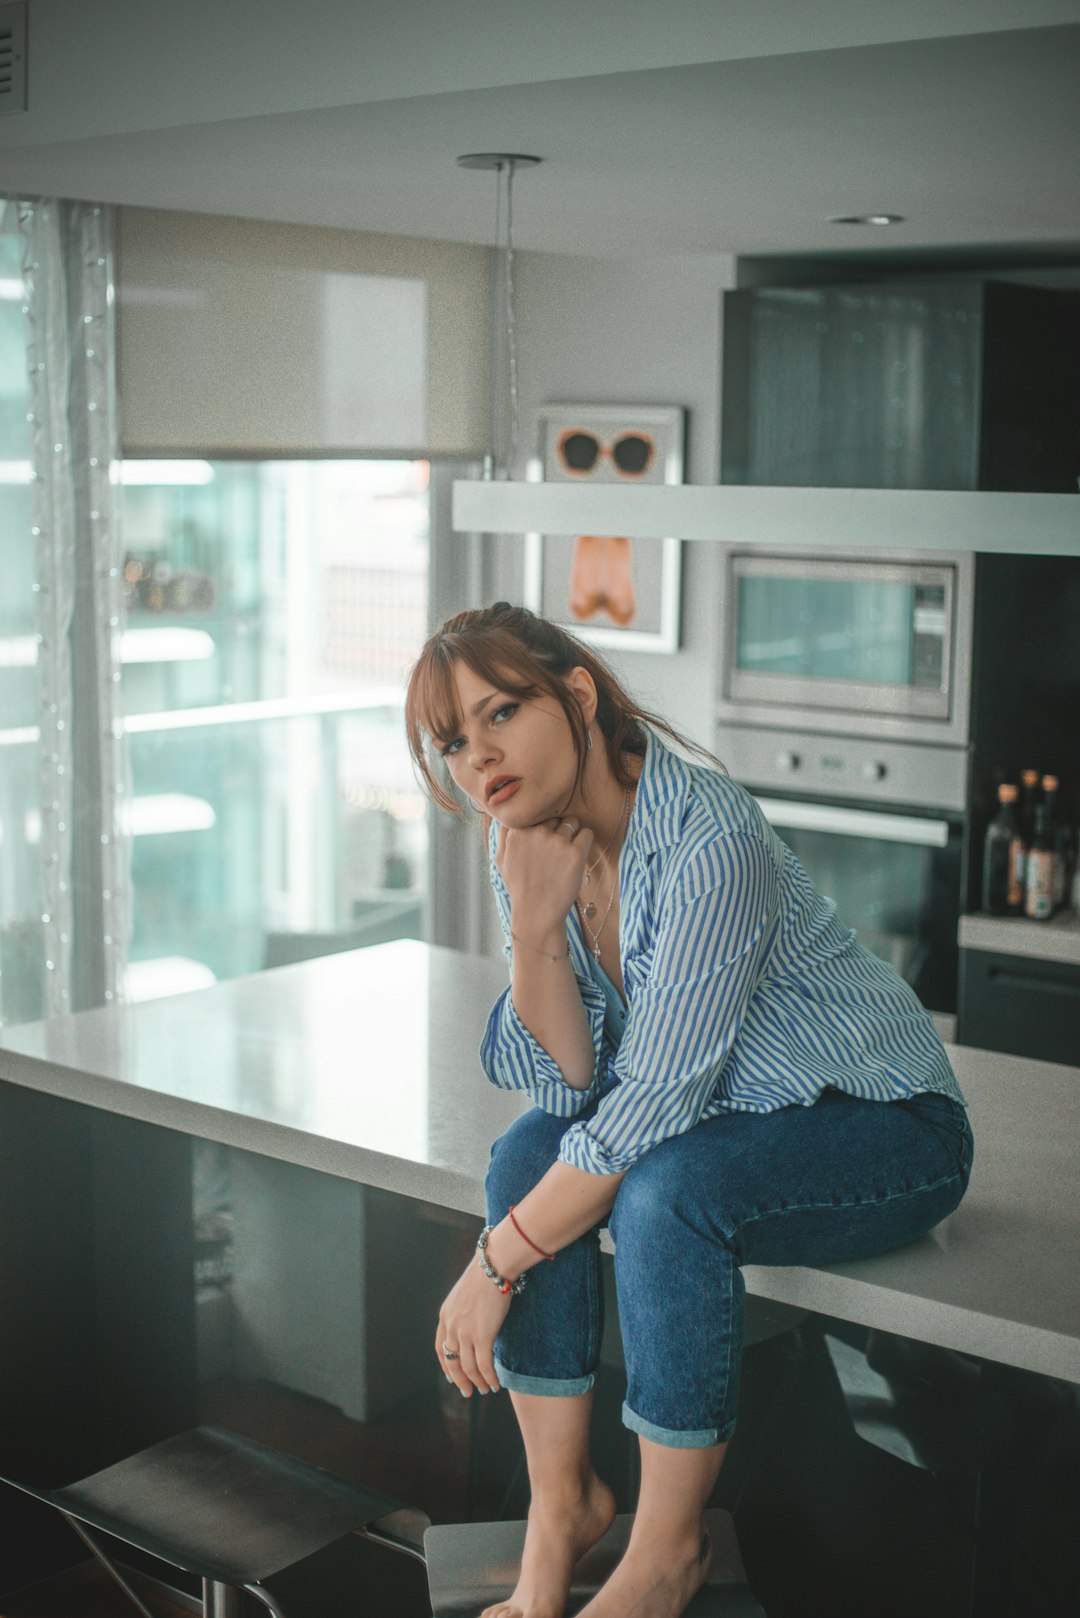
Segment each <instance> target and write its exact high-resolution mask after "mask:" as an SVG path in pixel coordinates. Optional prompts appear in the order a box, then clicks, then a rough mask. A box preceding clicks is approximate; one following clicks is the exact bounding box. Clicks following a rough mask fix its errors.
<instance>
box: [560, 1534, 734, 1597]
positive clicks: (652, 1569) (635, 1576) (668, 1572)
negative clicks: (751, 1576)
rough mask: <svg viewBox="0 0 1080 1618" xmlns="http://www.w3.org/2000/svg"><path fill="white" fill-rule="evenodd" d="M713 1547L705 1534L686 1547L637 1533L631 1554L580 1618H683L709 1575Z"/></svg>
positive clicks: (625, 1558)
mask: <svg viewBox="0 0 1080 1618" xmlns="http://www.w3.org/2000/svg"><path fill="white" fill-rule="evenodd" d="M711 1563H712V1545H711V1544H710V1542H709V1536H708V1534H706V1533H704V1532H701V1533H700V1534H699V1535H698V1536H697V1537H696V1538H694V1539H692V1540H689V1541H687V1542H686V1543H684V1544H682V1545H678V1544H673V1543H672V1542H671V1540H670V1539H660V1538H655V1537H654V1538H651V1539H649V1540H645V1539H644V1538H641V1539H638V1541H637V1543H635V1538H634V1536H633V1535H631V1538H630V1543H629V1545H628V1546H627V1548H626V1555H625V1556H624V1557H623V1559H622V1561H621V1562H620V1563H619V1565H618V1567H617V1568H616V1569H615V1571H614V1573H613V1574H612V1575H611V1577H610V1579H608V1581H607V1583H606V1584H605V1585H604V1588H603V1589H602V1590H600V1591H599V1592H598V1593H597V1594H596V1595H595V1596H594V1597H593V1599H592V1600H591V1601H590V1602H589V1603H588V1604H587V1605H586V1606H584V1607H582V1609H581V1612H580V1614H579V1618H679V1614H680V1613H682V1612H685V1610H686V1608H687V1607H688V1606H689V1604H690V1602H691V1601H692V1600H693V1598H694V1596H695V1595H696V1594H697V1592H698V1590H700V1588H701V1586H702V1585H703V1584H704V1583H705V1580H706V1579H707V1578H708V1576H709V1567H710V1565H711Z"/></svg>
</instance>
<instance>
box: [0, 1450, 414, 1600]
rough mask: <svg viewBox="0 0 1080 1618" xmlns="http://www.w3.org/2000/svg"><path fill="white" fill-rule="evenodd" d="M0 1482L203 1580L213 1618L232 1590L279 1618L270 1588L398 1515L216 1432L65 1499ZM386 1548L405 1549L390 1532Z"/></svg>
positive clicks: (120, 1466) (135, 1462) (73, 1490)
mask: <svg viewBox="0 0 1080 1618" xmlns="http://www.w3.org/2000/svg"><path fill="white" fill-rule="evenodd" d="M4 1481H11V1482H14V1484H15V1487H17V1488H20V1489H22V1490H23V1491H24V1492H25V1493H27V1494H31V1495H33V1496H34V1497H35V1498H36V1499H38V1500H42V1501H44V1502H45V1503H47V1504H48V1505H51V1506H54V1507H55V1508H56V1509H57V1510H58V1511H59V1512H61V1513H62V1514H63V1515H64V1516H65V1517H67V1518H68V1519H70V1520H71V1521H72V1525H73V1526H75V1527H78V1525H80V1524H82V1525H85V1527H86V1528H91V1529H97V1530H98V1531H99V1532H101V1533H105V1534H109V1535H111V1536H113V1537H114V1538H116V1539H119V1540H121V1541H122V1542H123V1543H124V1544H126V1545H131V1546H134V1547H135V1548H136V1549H138V1550H140V1551H144V1552H146V1553H147V1554H148V1555H150V1556H155V1557H157V1558H159V1559H160V1560H161V1561H164V1562H168V1563H169V1564H170V1565H171V1566H173V1567H176V1568H180V1569H182V1570H183V1571H184V1572H185V1573H190V1574H194V1575H196V1576H197V1577H199V1578H201V1579H202V1580H203V1586H204V1602H205V1603H206V1605H207V1608H208V1609H209V1608H211V1607H212V1606H213V1603H212V1602H211V1600H210V1595H211V1592H212V1591H213V1590H217V1591H219V1592H223V1591H224V1590H225V1589H226V1587H228V1588H231V1589H238V1588H242V1589H246V1590H249V1591H250V1592H251V1593H252V1594H253V1595H257V1596H258V1597H259V1598H260V1599H261V1600H262V1601H263V1604H264V1605H265V1606H268V1607H269V1608H270V1609H271V1611H275V1612H276V1611H278V1610H279V1609H278V1607H277V1606H276V1604H275V1602H274V1600H273V1597H272V1594H271V1593H270V1591H269V1590H264V1589H263V1588H262V1586H263V1585H264V1583H265V1582H266V1581H271V1582H272V1581H273V1578H274V1575H276V1574H280V1573H282V1572H284V1571H285V1570H286V1569H289V1568H291V1567H293V1565H294V1564H296V1563H298V1562H301V1561H303V1560H304V1559H305V1558H308V1557H312V1556H313V1555H314V1553H316V1552H318V1551H321V1550H324V1549H325V1548H327V1547H328V1546H330V1545H332V1544H333V1543H334V1542H335V1541H338V1540H341V1539H342V1538H343V1537H344V1536H346V1535H351V1534H353V1533H355V1532H357V1531H362V1530H364V1529H366V1528H367V1526H368V1525H369V1524H372V1523H374V1522H375V1521H376V1520H377V1519H380V1518H385V1519H388V1520H389V1522H390V1524H391V1525H393V1524H394V1522H395V1514H397V1513H400V1511H401V1510H402V1508H401V1507H400V1504H399V1502H398V1501H396V1500H392V1499H390V1498H389V1497H388V1496H386V1495H381V1494H374V1493H372V1492H371V1491H370V1490H368V1489H363V1488H361V1487H360V1486H359V1485H358V1484H355V1483H349V1482H347V1481H346V1480H345V1479H344V1478H339V1477H335V1475H334V1474H333V1473H332V1472H327V1471H324V1470H323V1469H322V1468H321V1467H317V1466H311V1465H309V1464H308V1462H306V1461H300V1460H297V1459H296V1458H295V1457H294V1456H291V1455H283V1454H281V1453H280V1452H279V1451H278V1450H273V1449H268V1448H267V1447H266V1446H265V1445H263V1444H257V1443H255V1442H254V1441H253V1440H251V1439H248V1438H241V1437H240V1436H239V1434H237V1433H230V1432H226V1431H224V1430H223V1429H222V1428H218V1427H196V1428H193V1429H192V1430H191V1431H189V1432H184V1433H178V1434H176V1435H175V1436H174V1437H172V1438H166V1439H164V1440H163V1441H162V1442H161V1443H159V1444H154V1445H152V1446H151V1447H150V1448H149V1449H145V1450H142V1451H140V1452H139V1453H138V1454H137V1455H131V1456H129V1457H128V1458H127V1459H126V1460H123V1461H118V1462H117V1463H116V1465H114V1466H107V1467H105V1468H104V1469H103V1470H102V1471H100V1472H95V1473H93V1474H92V1475H91V1476H89V1477H85V1478H81V1479H79V1481H78V1482H75V1483H69V1484H67V1485H65V1486H64V1487H62V1488H56V1489H47V1488H39V1487H31V1486H28V1485H27V1484H25V1483H20V1482H17V1481H16V1480H4ZM424 1522H425V1524H426V1519H424ZM79 1531H80V1532H82V1530H81V1529H80V1530H79ZM83 1537H84V1538H86V1539H87V1543H88V1544H89V1545H90V1547H91V1549H93V1550H94V1552H95V1554H96V1555H98V1556H100V1557H101V1560H102V1561H103V1562H104V1563H105V1565H106V1566H107V1567H108V1568H109V1570H110V1572H112V1573H113V1574H114V1576H117V1577H118V1575H117V1572H116V1570H115V1569H114V1568H113V1567H112V1565H111V1563H110V1562H109V1560H108V1559H107V1558H106V1557H105V1556H104V1555H103V1554H102V1553H101V1551H100V1550H99V1548H98V1547H97V1546H96V1545H95V1544H94V1542H93V1540H92V1539H90V1538H89V1537H88V1536H87V1535H85V1534H84V1535H83ZM383 1542H384V1543H386V1544H390V1545H393V1547H394V1548H395V1549H405V1548H406V1546H405V1545H404V1544H402V1543H401V1541H400V1538H399V1537H396V1536H395V1535H394V1533H393V1529H392V1528H391V1532H390V1533H388V1534H387V1535H386V1536H385V1538H384V1539H383ZM121 1583H123V1580H122V1579H121ZM124 1588H125V1589H127V1593H128V1594H129V1595H132V1592H131V1590H130V1589H129V1588H128V1587H127V1585H126V1584H125V1585H124ZM132 1598H133V1599H134V1597H132ZM215 1600H216V1603H217V1604H216V1607H214V1610H215V1611H217V1610H226V1609H227V1608H228V1605H229V1603H228V1601H227V1600H226V1597H225V1596H224V1594H219V1595H218V1596H217V1597H216V1598H215ZM144 1610H145V1609H144Z"/></svg>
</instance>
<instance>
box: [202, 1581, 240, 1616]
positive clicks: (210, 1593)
mask: <svg viewBox="0 0 1080 1618" xmlns="http://www.w3.org/2000/svg"><path fill="white" fill-rule="evenodd" d="M243 1598H244V1592H243V1591H242V1590H238V1589H237V1587H236V1586H235V1585H234V1584H216V1583H215V1582H214V1581H213V1580H212V1579H204V1580H203V1581H202V1599H203V1618H242V1612H243V1609H242V1607H241V1602H242V1601H243Z"/></svg>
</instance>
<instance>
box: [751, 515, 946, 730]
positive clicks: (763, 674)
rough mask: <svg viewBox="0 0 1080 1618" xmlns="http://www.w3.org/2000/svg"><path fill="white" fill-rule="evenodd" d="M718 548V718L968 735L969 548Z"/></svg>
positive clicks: (782, 724)
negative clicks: (941, 550) (933, 550)
mask: <svg viewBox="0 0 1080 1618" xmlns="http://www.w3.org/2000/svg"><path fill="white" fill-rule="evenodd" d="M722 553H723V569H724V573H723V596H722V606H721V614H720V632H721V645H720V653H721V661H720V672H721V690H720V710H719V716H720V718H721V719H723V720H725V721H729V722H733V723H736V724H756V725H772V726H781V727H782V726H788V727H791V726H798V725H801V724H811V725H813V726H814V728H815V729H819V730H840V731H842V732H844V733H845V734H848V735H863V736H881V737H893V738H897V739H906V740H910V741H925V742H929V743H930V744H932V745H935V746H963V745H964V744H965V743H966V742H967V739H968V709H969V697H970V682H971V624H972V598H973V574H974V559H973V558H972V557H971V556H970V555H966V554H963V553H959V552H958V553H955V554H954V553H948V554H943V553H926V552H923V553H914V552H907V553H904V552H896V553H890V554H888V555H885V554H882V555H881V556H878V555H875V554H874V553H872V552H867V551H865V550H864V551H846V550H841V549H836V550H830V551H820V550H817V549H809V548H808V549H806V550H805V551H804V550H798V551H793V550H791V549H788V550H785V551H780V550H775V551H774V550H771V549H768V548H765V547H762V546H756V545H755V546H749V545H748V546H745V547H742V548H740V547H739V546H738V545H725V546H723V547H722Z"/></svg>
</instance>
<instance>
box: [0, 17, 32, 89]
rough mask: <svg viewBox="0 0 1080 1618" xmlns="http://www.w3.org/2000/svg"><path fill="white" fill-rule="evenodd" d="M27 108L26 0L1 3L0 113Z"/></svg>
mask: <svg viewBox="0 0 1080 1618" xmlns="http://www.w3.org/2000/svg"><path fill="white" fill-rule="evenodd" d="M25 111H26V0H19V3H18V4H16V5H0V113H3V112H25Z"/></svg>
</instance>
